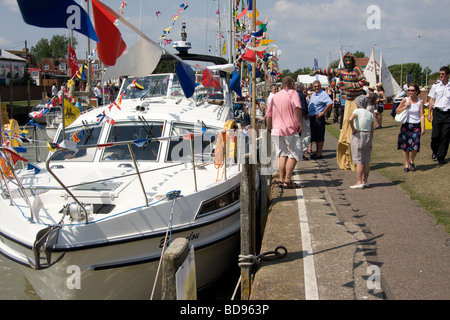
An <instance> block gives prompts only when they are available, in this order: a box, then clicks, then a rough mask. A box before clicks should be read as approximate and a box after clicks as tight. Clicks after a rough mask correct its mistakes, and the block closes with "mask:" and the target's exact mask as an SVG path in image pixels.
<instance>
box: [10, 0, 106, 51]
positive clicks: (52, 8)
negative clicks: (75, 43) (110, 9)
mask: <svg viewBox="0 0 450 320" xmlns="http://www.w3.org/2000/svg"><path fill="white" fill-rule="evenodd" d="M17 4H18V5H19V8H20V12H21V13H22V17H23V20H24V21H25V22H26V23H27V24H30V25H33V26H36V27H42V28H65V29H70V30H74V31H77V32H79V33H81V34H83V35H85V36H87V37H89V38H90V39H92V40H94V41H96V42H98V37H97V33H96V32H95V29H94V26H93V25H92V22H91V20H90V19H89V15H88V14H87V12H86V11H85V10H84V9H83V8H82V7H81V6H80V5H78V4H77V3H76V2H75V1H74V0H40V1H36V0H17Z"/></svg>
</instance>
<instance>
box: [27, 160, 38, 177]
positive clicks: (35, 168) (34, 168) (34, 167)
mask: <svg viewBox="0 0 450 320" xmlns="http://www.w3.org/2000/svg"><path fill="white" fill-rule="evenodd" d="M27 169H28V170H34V174H38V173H39V172H41V169H39V168H38V167H36V166H35V165H32V164H31V163H29V162H28V166H27Z"/></svg>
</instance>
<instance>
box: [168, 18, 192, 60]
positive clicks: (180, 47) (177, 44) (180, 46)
mask: <svg viewBox="0 0 450 320" xmlns="http://www.w3.org/2000/svg"><path fill="white" fill-rule="evenodd" d="M186 40H187V32H186V22H183V23H182V24H181V41H174V43H173V47H174V48H175V49H176V50H177V51H178V52H179V53H180V54H188V51H189V49H191V48H192V46H191V43H190V42H188V41H186Z"/></svg>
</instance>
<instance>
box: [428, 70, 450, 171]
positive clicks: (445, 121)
mask: <svg viewBox="0 0 450 320" xmlns="http://www.w3.org/2000/svg"><path fill="white" fill-rule="evenodd" d="M449 75H450V68H449V67H442V68H441V69H440V70H439V78H440V80H441V81H440V82H438V83H436V84H434V85H433V87H432V88H431V91H430V93H429V94H428V96H429V97H430V98H431V99H430V105H429V111H428V121H430V122H431V120H433V129H432V132H431V150H432V151H433V155H432V157H433V159H436V158H437V160H438V163H439V166H442V165H444V164H446V163H447V161H445V157H446V155H447V151H448V145H449V142H450V84H449V82H448V79H449Z"/></svg>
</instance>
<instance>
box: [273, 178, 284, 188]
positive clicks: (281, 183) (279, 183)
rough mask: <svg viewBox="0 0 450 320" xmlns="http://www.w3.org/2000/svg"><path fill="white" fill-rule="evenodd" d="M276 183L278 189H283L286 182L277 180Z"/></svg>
mask: <svg viewBox="0 0 450 320" xmlns="http://www.w3.org/2000/svg"><path fill="white" fill-rule="evenodd" d="M274 182H275V184H276V185H278V188H283V186H284V182H281V181H276V180H275V181H274Z"/></svg>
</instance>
